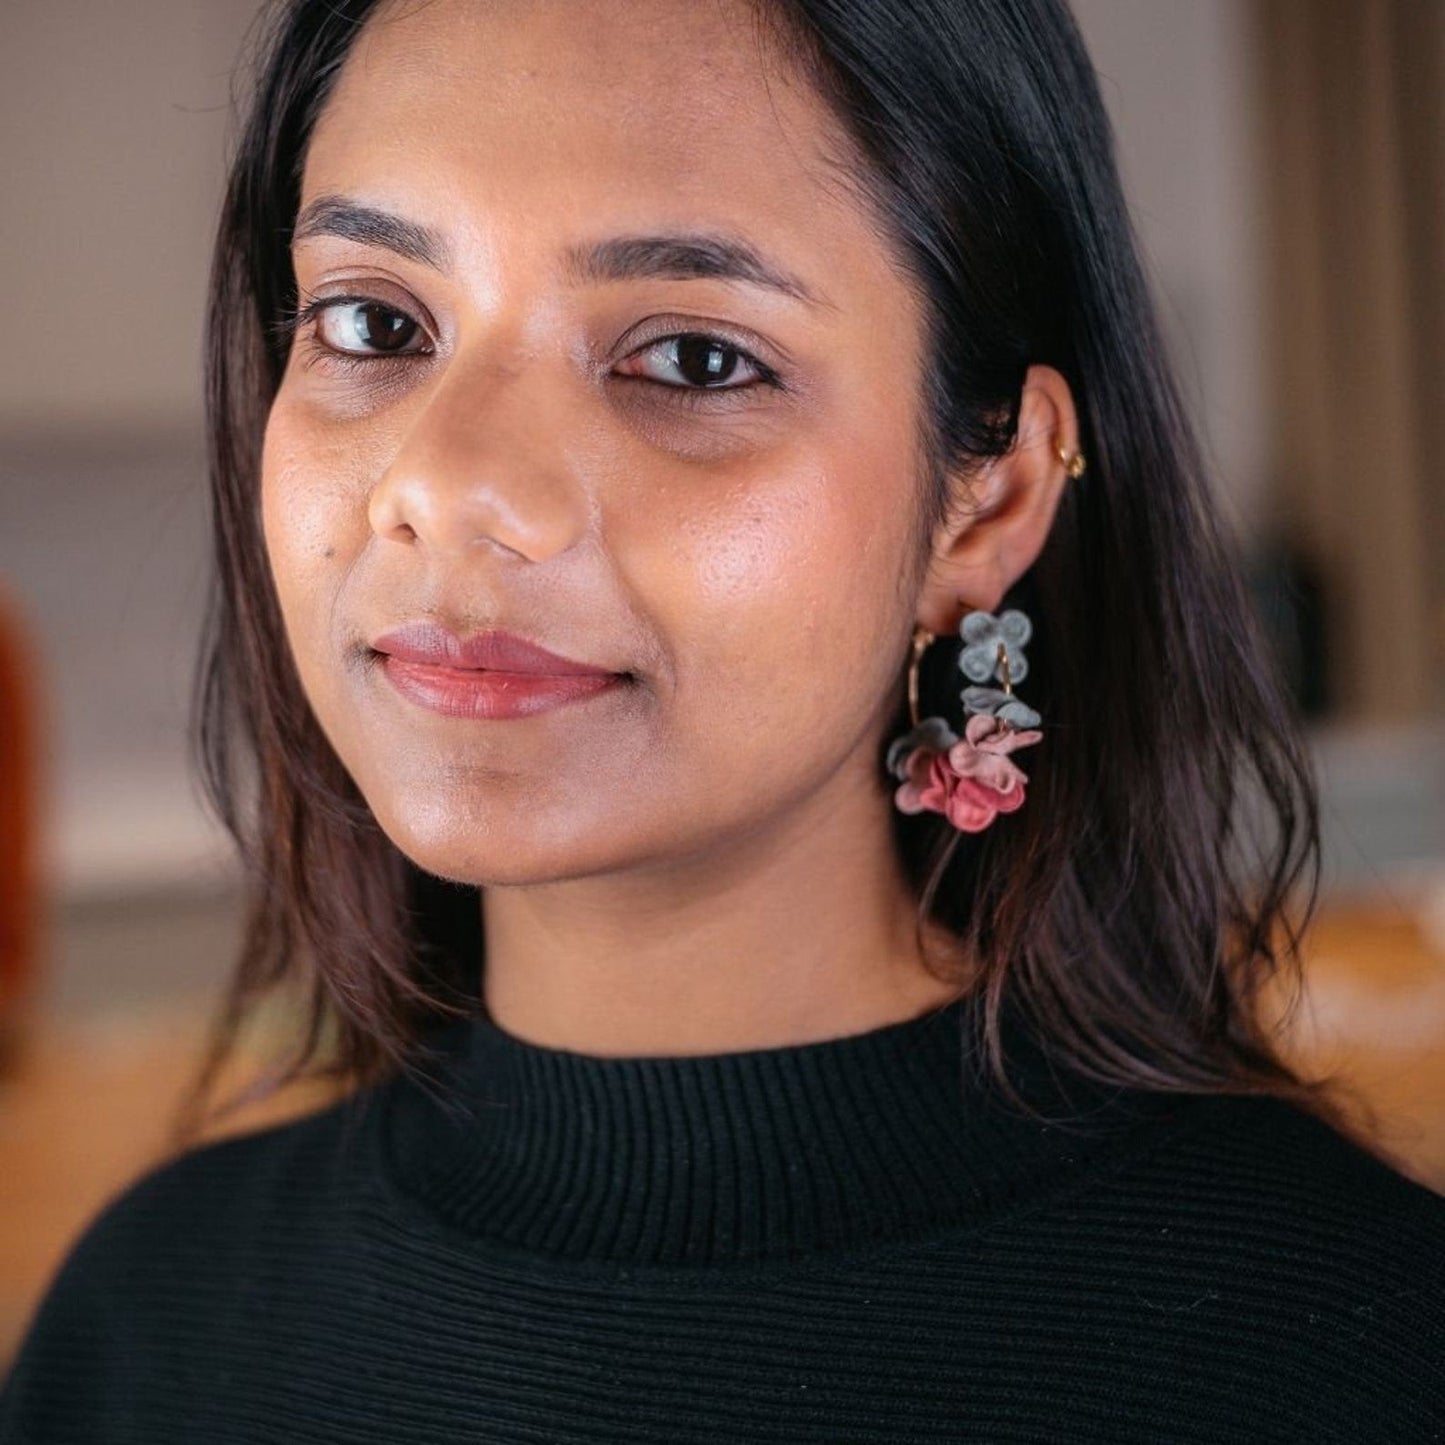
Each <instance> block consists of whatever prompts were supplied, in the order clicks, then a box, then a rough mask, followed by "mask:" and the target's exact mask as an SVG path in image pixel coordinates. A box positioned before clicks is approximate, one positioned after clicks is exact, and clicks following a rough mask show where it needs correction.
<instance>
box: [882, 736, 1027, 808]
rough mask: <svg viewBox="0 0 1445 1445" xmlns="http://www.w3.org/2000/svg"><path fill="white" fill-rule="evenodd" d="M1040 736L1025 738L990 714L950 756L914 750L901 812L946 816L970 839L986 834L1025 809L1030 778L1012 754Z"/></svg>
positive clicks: (898, 794)
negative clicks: (1008, 815) (995, 823)
mask: <svg viewBox="0 0 1445 1445" xmlns="http://www.w3.org/2000/svg"><path fill="white" fill-rule="evenodd" d="M1042 736H1043V734H1042V733H1041V732H1039V731H1037V730H1034V729H1030V730H1029V731H1026V732H1021V731H1019V730H1017V729H1015V728H1011V727H1009V726H1008V724H1007V723H1003V722H1000V721H999V720H998V719H997V718H996V717H993V716H991V715H989V714H987V713H975V714H974V715H973V716H972V717H970V718H969V720H968V722H967V724H966V725H965V727H964V735H963V737H961V738H960V739H959V740H958V741H957V742H956V743H955V744H954V745H953V746H952V747H951V748H949V749H948V751H947V752H936V751H935V750H934V749H932V748H926V747H920V748H915V749H914V750H913V751H912V752H911V753H910V754H909V755H908V759H907V761H906V763H905V764H904V767H905V769H906V772H907V779H906V781H905V782H904V783H902V785H901V786H900V787H899V788H898V790H897V791H896V793H895V794H894V800H895V802H896V803H897V805H898V807H899V809H900V810H901V811H902V812H905V813H921V812H923V811H924V810H925V809H927V810H930V811H932V812H935V813H942V814H943V815H944V816H945V817H946V818H947V819H948V821H949V822H950V823H951V824H952V825H953V826H954V827H955V828H958V829H960V830H961V831H962V832H965V833H977V832H981V831H982V830H983V829H984V828H986V827H988V825H989V824H990V823H992V822H993V820H994V819H995V818H996V817H997V816H998V815H999V814H1000V813H1012V812H1014V811H1015V810H1016V809H1018V808H1021V807H1022V806H1023V801H1024V785H1025V784H1026V783H1027V782H1028V778H1027V776H1026V775H1025V773H1024V772H1023V770H1022V769H1021V768H1020V767H1019V766H1018V764H1017V763H1015V762H1013V761H1012V760H1011V759H1010V758H1009V757H1008V756H1007V754H1009V753H1011V752H1013V751H1014V750H1015V749H1016V748H1022V747H1027V746H1028V745H1029V744H1030V743H1036V742H1038V740H1039V739H1040V738H1041V737H1042Z"/></svg>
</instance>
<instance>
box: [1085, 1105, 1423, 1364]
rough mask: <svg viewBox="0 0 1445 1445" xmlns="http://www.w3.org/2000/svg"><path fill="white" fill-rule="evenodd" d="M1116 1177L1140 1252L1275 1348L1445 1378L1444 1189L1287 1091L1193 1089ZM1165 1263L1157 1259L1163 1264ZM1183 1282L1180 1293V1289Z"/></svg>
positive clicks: (1310, 1359)
mask: <svg viewBox="0 0 1445 1445" xmlns="http://www.w3.org/2000/svg"><path fill="white" fill-rule="evenodd" d="M1184 1114H1185V1115H1186V1116H1187V1122H1186V1121H1181V1124H1180V1126H1179V1127H1177V1128H1175V1129H1173V1130H1171V1131H1168V1132H1166V1133H1165V1134H1164V1135H1163V1136H1162V1137H1161V1140H1160V1142H1159V1143H1158V1145H1157V1147H1155V1148H1154V1149H1152V1150H1151V1151H1149V1152H1148V1154H1147V1155H1145V1156H1144V1157H1143V1158H1141V1159H1140V1160H1139V1161H1137V1164H1136V1167H1135V1168H1134V1169H1131V1170H1128V1171H1125V1173H1124V1174H1122V1175H1121V1176H1119V1177H1118V1178H1116V1179H1115V1180H1114V1181H1113V1182H1112V1185H1111V1188H1110V1190H1109V1191H1108V1192H1109V1193H1110V1194H1112V1195H1113V1196H1114V1200H1115V1202H1116V1203H1117V1202H1118V1198H1119V1196H1120V1195H1121V1194H1122V1195H1124V1196H1126V1197H1127V1199H1128V1201H1129V1208H1130V1209H1131V1210H1132V1211H1134V1212H1133V1213H1132V1219H1133V1221H1134V1223H1135V1225H1136V1226H1137V1227H1138V1231H1139V1232H1138V1235H1137V1238H1136V1243H1137V1245H1138V1248H1139V1250H1140V1258H1141V1259H1149V1260H1152V1262H1153V1264H1154V1266H1155V1267H1157V1268H1158V1269H1159V1270H1160V1271H1161V1272H1166V1271H1167V1272H1168V1273H1169V1274H1171V1275H1172V1276H1173V1277H1174V1278H1175V1279H1176V1280H1179V1281H1181V1282H1182V1287H1183V1291H1184V1293H1186V1294H1187V1293H1188V1292H1189V1290H1190V1289H1192V1288H1194V1287H1196V1286H1197V1288H1198V1291H1199V1293H1198V1295H1197V1296H1196V1295H1193V1294H1190V1295H1189V1298H1190V1299H1191V1300H1193V1299H1194V1298H1196V1297H1198V1298H1203V1297H1205V1296H1206V1294H1207V1293H1208V1292H1210V1291H1212V1292H1214V1294H1215V1296H1216V1297H1217V1298H1218V1299H1219V1301H1220V1302H1221V1303H1227V1304H1229V1305H1230V1306H1231V1308H1232V1310H1233V1312H1234V1313H1235V1315H1236V1317H1237V1318H1238V1319H1240V1320H1241V1321H1243V1320H1250V1321H1252V1322H1254V1325H1255V1327H1256V1328H1257V1329H1262V1330H1263V1331H1264V1335H1265V1336H1267V1337H1268V1338H1269V1340H1270V1348H1271V1351H1272V1352H1273V1354H1274V1357H1275V1358H1276V1359H1277V1360H1284V1359H1291V1360H1296V1361H1298V1362H1299V1367H1300V1369H1301V1370H1306V1369H1307V1370H1308V1371H1309V1372H1310V1373H1313V1372H1314V1371H1315V1370H1316V1369H1317V1368H1318V1367H1319V1366H1320V1365H1321V1364H1323V1363H1324V1362H1325V1361H1327V1360H1333V1361H1334V1362H1335V1364H1336V1365H1337V1366H1338V1368H1339V1369H1340V1370H1341V1371H1343V1375H1342V1376H1341V1378H1342V1380H1354V1381H1355V1382H1356V1383H1359V1384H1361V1385H1362V1386H1363V1385H1364V1383H1365V1376H1367V1375H1371V1374H1379V1375H1380V1376H1381V1383H1382V1384H1383V1381H1384V1378H1385V1377H1388V1379H1389V1381H1390V1382H1391V1387H1392V1388H1394V1387H1398V1388H1400V1389H1403V1390H1408V1391H1418V1390H1419V1389H1421V1388H1422V1386H1423V1387H1425V1388H1431V1387H1430V1386H1429V1385H1428V1384H1427V1382H1429V1381H1431V1380H1434V1381H1436V1382H1437V1383H1436V1386H1435V1387H1434V1388H1436V1389H1438V1371H1439V1366H1440V1360H1441V1359H1442V1358H1445V1196H1442V1195H1441V1194H1439V1193H1437V1192H1436V1191H1434V1190H1433V1189H1431V1188H1429V1187H1427V1186H1426V1185H1424V1184H1422V1183H1420V1182H1418V1181H1417V1180H1415V1179H1412V1178H1410V1177H1408V1176H1406V1175H1405V1174H1402V1173H1400V1172H1399V1171H1398V1170H1396V1169H1395V1168H1393V1167H1392V1166H1391V1165H1389V1164H1388V1163H1386V1162H1384V1161H1383V1160H1382V1159H1381V1158H1378V1157H1377V1156H1376V1155H1374V1154H1373V1153H1371V1152H1370V1151H1369V1150H1367V1149H1366V1148H1365V1147H1364V1146H1363V1145H1362V1144H1360V1143H1358V1142H1356V1141H1355V1140H1354V1139H1352V1138H1350V1137H1348V1136H1346V1135H1344V1134H1341V1133H1339V1132H1338V1131H1337V1130H1336V1129H1334V1128H1333V1127H1332V1126H1331V1125H1330V1124H1328V1123H1326V1122H1325V1121H1324V1120H1323V1119H1321V1118H1319V1117H1317V1116H1316V1115H1314V1114H1310V1113H1307V1112H1305V1111H1304V1110H1302V1109H1299V1108H1296V1107H1294V1106H1292V1105H1290V1104H1287V1103H1284V1102H1282V1101H1280V1100H1276V1099H1267V1098H1252V1097H1213V1098H1207V1099H1195V1100H1192V1101H1191V1106H1190V1107H1189V1108H1188V1109H1187V1110H1185V1111H1184ZM1161 1277H1162V1273H1161ZM1181 1297H1182V1296H1181Z"/></svg>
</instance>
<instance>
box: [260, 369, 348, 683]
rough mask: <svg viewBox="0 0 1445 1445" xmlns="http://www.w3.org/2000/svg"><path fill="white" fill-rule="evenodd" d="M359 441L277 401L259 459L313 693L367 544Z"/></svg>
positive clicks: (270, 554)
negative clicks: (341, 594)
mask: <svg viewBox="0 0 1445 1445" xmlns="http://www.w3.org/2000/svg"><path fill="white" fill-rule="evenodd" d="M356 473H357V456H356V447H355V443H354V441H353V442H352V443H351V444H349V445H347V446H342V445H341V444H340V442H339V441H330V440H329V439H328V436H327V432H326V430H325V429H324V428H323V427H320V426H318V425H317V424H316V423H315V422H313V421H311V420H310V419H308V418H307V417H305V416H304V415H301V414H299V409H297V408H295V407H292V406H288V405H287V404H286V403H285V401H284V400H282V399H279V398H278V401H277V403H276V405H275V406H273V407H272V410H271V414H270V416H269V417H268V419H267V424H266V432H265V436H264V439H263V444H262V456H261V526H262V532H263V534H264V537H265V543H266V555H267V559H268V561H269V564H270V568H271V576H272V579H273V581H274V583H275V587H276V594H277V598H278V600H279V602H280V606H281V615H282V619H283V621H284V623H285V626H286V632H287V636H288V638H289V640H290V642H291V646H292V651H293V653H294V654H295V657H296V663H297V667H298V670H299V671H300V672H301V675H302V680H303V682H304V683H305V685H306V688H307V691H308V692H311V691H312V690H313V688H314V687H318V686H322V685H324V670H323V669H322V668H321V667H320V665H319V658H320V656H321V654H322V653H323V651H324V649H325V647H326V645H327V637H326V634H325V627H326V625H327V622H328V620H329V619H330V618H331V617H332V616H333V615H334V610H335V609H334V605H333V604H334V602H335V600H336V596H337V593H338V591H339V589H340V587H341V585H342V582H343V580H344V578H345V576H346V573H347V571H348V569H349V568H350V567H351V566H352V564H353V563H354V562H355V559H356V557H357V556H358V555H359V553H360V551H361V549H362V548H363V547H364V546H365V545H366V537H367V533H368V526H367V518H366V501H365V498H366V493H365V490H364V488H363V487H361V486H359V485H358V484H357V483H356V482H355V481H354V478H355V476H356Z"/></svg>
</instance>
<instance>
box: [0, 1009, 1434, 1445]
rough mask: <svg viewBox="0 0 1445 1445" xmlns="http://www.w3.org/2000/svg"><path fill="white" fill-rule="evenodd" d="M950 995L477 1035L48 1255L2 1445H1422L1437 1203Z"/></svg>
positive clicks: (1304, 1138)
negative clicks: (543, 1042)
mask: <svg viewBox="0 0 1445 1445" xmlns="http://www.w3.org/2000/svg"><path fill="white" fill-rule="evenodd" d="M972 1006H973V1005H972V1004H971V1003H970V1002H969V1001H968V1000H962V1001H959V1002H956V1003H954V1004H951V1005H949V1006H948V1007H947V1008H944V1009H941V1010H934V1011H932V1012H930V1013H927V1014H924V1015H922V1016H920V1017H917V1018H913V1019H909V1020H906V1021H904V1022H902V1023H893V1024H889V1025H886V1026H883V1027H879V1028H875V1029H872V1030H870V1031H868V1032H864V1033H858V1034H853V1035H850V1036H847V1037H841V1038H833V1039H828V1040H825V1041H822V1042H814V1043H807V1044H802V1045H799V1046H796V1047H782V1048H764V1049H755V1050H747V1051H741V1052H731V1053H718V1054H711V1055H705V1056H676V1057H626V1058H604V1057H596V1056H591V1055H586V1054H581V1053H574V1052H569V1051H565V1050H560V1049H554V1048H549V1047H543V1046H540V1045H537V1044H533V1043H529V1042H526V1041H524V1040H521V1039H519V1038H517V1037H515V1036H512V1035H510V1034H508V1033H506V1032H504V1031H503V1030H502V1029H501V1028H499V1027H498V1026H497V1025H496V1024H495V1023H494V1022H493V1021H491V1020H490V1019H487V1018H482V1017H476V1018H469V1019H466V1020H462V1021H461V1022H459V1023H457V1024H453V1025H450V1026H448V1027H447V1028H446V1029H444V1030H443V1031H441V1032H440V1033H439V1034H438V1035H437V1039H438V1050H439V1052H438V1055H437V1061H438V1063H437V1068H436V1070H435V1071H434V1075H433V1078H434V1083H433V1084H432V1085H431V1086H430V1087H424V1086H423V1085H422V1084H421V1083H420V1082H418V1081H417V1080H416V1079H414V1078H410V1077H408V1076H407V1075H404V1074H402V1075H397V1076H396V1077H394V1078H392V1079H389V1080H387V1081H385V1082H383V1083H380V1084H377V1085H374V1086H372V1087H371V1088H369V1089H366V1090H363V1091H361V1092H359V1093H357V1094H355V1095H353V1096H352V1097H351V1098H350V1099H348V1100H346V1101H344V1102H342V1103H339V1104H336V1105H333V1106H332V1107H330V1108H327V1109H325V1110H323V1111H321V1112H319V1113H315V1114H313V1115H311V1116H310V1117H308V1118H305V1119H302V1120H299V1121H292V1122H288V1123H286V1124H284V1125H276V1126H271V1127H269V1128H266V1129H264V1130H261V1131H259V1132H253V1133H251V1134H249V1135H247V1136H244V1137H232V1138H229V1139H225V1140H221V1141H219V1142H210V1143H206V1144H204V1145H201V1146H199V1147H197V1148H194V1149H192V1150H191V1151H190V1152H189V1153H187V1154H185V1155H183V1156H182V1157H180V1158H178V1159H175V1160H172V1161H170V1162H168V1163H166V1164H164V1165H160V1166H157V1167H155V1168H153V1169H152V1170H151V1171H150V1172H149V1173H147V1174H145V1175H144V1176H143V1177H142V1178H140V1179H139V1180H138V1181H136V1182H135V1183H133V1184H132V1185H130V1186H129V1187H127V1188H126V1189H125V1190H124V1191H122V1192H120V1193H119V1194H117V1195H116V1196H115V1197H114V1198H112V1199H111V1200H110V1201H109V1202H108V1203H107V1205H106V1206H105V1207H104V1208H103V1209H102V1210H101V1211H100V1212H99V1213H98V1214H97V1215H96V1217H95V1218H94V1219H93V1221H92V1222H91V1224H90V1225H89V1227H88V1228H87V1229H86V1230H85V1232H84V1233H83V1235H82V1237H81V1238H80V1239H79V1241H78V1242H77V1243H76V1244H75V1245H74V1246H72V1248H71V1250H70V1252H69V1254H68V1255H67V1256H66V1258H65V1260H64V1262H63V1265H62V1267H61V1269H60V1271H59V1273H58V1275H57V1276H56V1278H55V1280H54V1281H53V1282H52V1284H51V1286H50V1288H49V1291H48V1292H47V1294H46V1295H45V1297H44V1298H43V1300H42V1302H41V1305H40V1307H39V1309H38V1311H37V1313H36V1315H35V1317H34V1318H33V1320H32V1321H31V1324H30V1328H29V1331H28V1333H27V1334H26V1336H25V1338H24V1341H23V1344H22V1347H21V1350H20V1353H19V1355H18V1357H17V1359H16V1361H15V1364H14V1368H13V1370H12V1372H11V1375H10V1377H9V1379H8V1381H7V1384H6V1386H5V1389H4V1393H3V1395H0V1442H3V1445H20V1442H25V1445H50V1442H54V1445H61V1442H65V1445H89V1442H101V1441H104V1442H107V1445H181V1442H185V1445H228V1442H237V1445H239V1442H245V1445H260V1442H274V1445H282V1442H284V1445H343V1442H353V1441H368V1442H387V1445H412V1442H423V1441H425V1442H429V1445H432V1442H435V1445H440V1442H448V1445H457V1442H480V1441H488V1442H518V1445H521V1442H528V1445H543V1442H546V1445H556V1442H599V1441H603V1442H605V1441H630V1442H658V1445H662V1442H666V1445H683V1442H703V1441H706V1442H747V1441H797V1442H806V1441H828V1442H849V1445H852V1442H875V1441H876V1442H882V1441H887V1442H890V1445H896V1442H903V1441H969V1442H974V1441H976V1442H985V1441H986V1442H1013V1441H1036V1442H1070V1445H1083V1442H1095V1441H1109V1442H1127V1441H1138V1442H1146V1441H1147V1442H1150V1445H1160V1442H1181V1445H1182V1442H1198V1445H1233V1442H1238V1445H1267V1442H1284V1441H1288V1442H1310V1445H1322V1442H1331V1441H1339V1442H1344V1441H1348V1442H1351V1445H1360V1442H1369V1441H1383V1442H1390V1445H1413V1442H1421V1441H1445V1380H1442V1370H1445V1199H1442V1197H1441V1196H1439V1195H1437V1194H1436V1193H1434V1192H1433V1191H1431V1190H1429V1189H1427V1188H1425V1187H1424V1186H1422V1185H1420V1184H1418V1183H1415V1182H1412V1181H1411V1180H1409V1179H1407V1178H1405V1177H1404V1176H1402V1175H1400V1174H1398V1173H1396V1172H1395V1171H1393V1170H1392V1169H1390V1168H1389V1167H1387V1166H1386V1165H1385V1164H1383V1163H1381V1162H1379V1161H1378V1160H1376V1159H1375V1158H1374V1157H1373V1156H1371V1155H1370V1154H1368V1153H1367V1152H1365V1151H1364V1150H1362V1149H1360V1148H1358V1147H1357V1146H1355V1145H1354V1144H1352V1143H1350V1142H1348V1141H1347V1140H1346V1139H1344V1138H1343V1137H1342V1136H1341V1135H1339V1134H1337V1133H1335V1132H1334V1131H1333V1130H1331V1129H1330V1128H1328V1127H1327V1126H1326V1125H1325V1124H1323V1123H1322V1122H1320V1121H1319V1120H1317V1119H1315V1118H1314V1117H1313V1116H1310V1115H1306V1114H1304V1113H1302V1112H1300V1111H1298V1110H1296V1109H1293V1108H1291V1107H1289V1106H1287V1105H1284V1104H1281V1103H1278V1102H1275V1101H1271V1100H1262V1099H1247V1098H1238V1097H1235V1098H1223V1097H1209V1096H1194V1095H1188V1096H1179V1095H1173V1096H1171V1095H1167V1094H1163V1093H1148V1092H1139V1093H1127V1092H1125V1093H1114V1092H1111V1091H1109V1090H1106V1089H1102V1088H1100V1087H1098V1086H1095V1085H1091V1084H1088V1083H1087V1082H1085V1081H1083V1080H1081V1079H1079V1078H1078V1077H1077V1076H1076V1075H1071V1074H1065V1073H1064V1072H1063V1071H1062V1070H1059V1069H1057V1068H1056V1067H1055V1066H1052V1065H1051V1062H1050V1059H1049V1057H1048V1053H1047V1051H1046V1050H1044V1049H1043V1048H1041V1047H1040V1046H1039V1045H1038V1044H1037V1042H1036V1041H1035V1040H1034V1039H1033V1038H1031V1037H1029V1036H1028V1035H1027V1034H1026V1033H1025V1032H1024V1031H1022V1030H1021V1029H1020V1028H1019V1026H1018V1024H1017V1022H1016V1020H1014V1019H1013V1016H1012V1015H1010V1020H1011V1021H1010V1023H1009V1030H1008V1033H1007V1035H1006V1037H1007V1038H1008V1040H1009V1049H1010V1055H1009V1058H1010V1072H1011V1076H1012V1077H1013V1078H1014V1079H1015V1080H1016V1081H1018V1082H1019V1084H1020V1086H1021V1088H1023V1090H1024V1092H1025V1094H1026V1096H1027V1097H1028V1098H1029V1099H1030V1100H1031V1101H1032V1102H1035V1103H1037V1104H1038V1105H1040V1107H1043V1108H1045V1109H1047V1110H1048V1111H1049V1112H1050V1114H1051V1115H1057V1114H1059V1113H1060V1112H1061V1111H1067V1110H1072V1111H1073V1112H1074V1114H1075V1115H1076V1116H1077V1122H1075V1123H1074V1124H1073V1125H1071V1126H1066V1125H1064V1124H1061V1123H1059V1122H1052V1123H1049V1122H1044V1123H1041V1122H1039V1121H1038V1120H1037V1119H1033V1118H1030V1117H1029V1116H1028V1115H1026V1114H1024V1113H1021V1112H1019V1111H1017V1110H1014V1109H1012V1108H1011V1107H1010V1106H1009V1105H1008V1104H1007V1102H1006V1100H1005V1099H1004V1098H1003V1097H1002V1096H1001V1094H1000V1093H999V1092H998V1091H997V1090H996V1088H995V1087H994V1086H993V1085H992V1084H991V1083H990V1082H989V1080H988V1076H987V1075H986V1073H985V1072H984V1071H983V1070H982V1068H981V1065H980V1064H979V1062H978V1061H977V1060H975V1059H974V1058H972V1056H971V1055H968V1054H966V1053H965V1051H964V1049H963V1040H964V1039H965V1038H966V1037H967V1036H966V1035H964V1034H963V1033H962V1032H961V1030H960V1023H961V1021H962V1018H961V1016H962V1013H963V1011H964V1010H965V1009H966V1008H969V1007H972Z"/></svg>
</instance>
